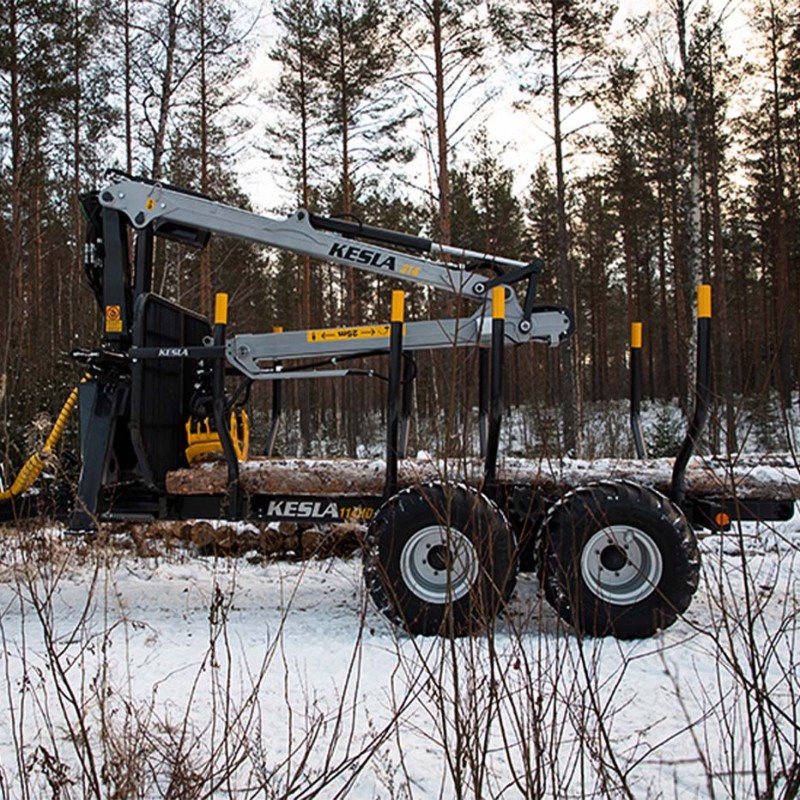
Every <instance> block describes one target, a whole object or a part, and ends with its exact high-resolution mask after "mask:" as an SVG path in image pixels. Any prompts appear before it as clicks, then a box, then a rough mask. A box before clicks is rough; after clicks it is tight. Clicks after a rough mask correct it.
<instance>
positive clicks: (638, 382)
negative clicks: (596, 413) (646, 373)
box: [631, 322, 647, 458]
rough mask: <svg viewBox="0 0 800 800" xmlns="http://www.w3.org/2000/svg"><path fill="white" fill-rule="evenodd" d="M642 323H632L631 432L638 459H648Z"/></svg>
mask: <svg viewBox="0 0 800 800" xmlns="http://www.w3.org/2000/svg"><path fill="white" fill-rule="evenodd" d="M641 413H642V323H641V322H632V323H631V430H632V432H633V445H634V447H635V449H636V457H637V458H647V448H646V446H645V443H644V435H643V434H642V416H641Z"/></svg>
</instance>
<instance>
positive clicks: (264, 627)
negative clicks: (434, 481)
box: [0, 509, 800, 799]
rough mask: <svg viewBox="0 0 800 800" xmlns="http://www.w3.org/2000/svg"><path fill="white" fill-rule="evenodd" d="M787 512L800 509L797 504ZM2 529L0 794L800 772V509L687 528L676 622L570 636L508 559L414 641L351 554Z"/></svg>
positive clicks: (709, 778)
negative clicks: (504, 603)
mask: <svg viewBox="0 0 800 800" xmlns="http://www.w3.org/2000/svg"><path fill="white" fill-rule="evenodd" d="M798 510H799V511H800V509H798ZM123 544H124V543H121V542H119V543H116V545H115V543H113V542H112V543H109V544H106V545H104V546H102V547H99V546H93V545H91V544H89V543H86V542H82V541H80V540H73V539H70V538H69V536H68V535H66V534H63V533H62V532H60V531H45V532H41V533H37V534H31V533H28V534H26V535H25V536H24V538H20V539H17V538H15V537H14V536H13V535H11V536H7V537H6V538H4V539H3V540H2V543H0V547H1V548H2V558H1V559H0V635H2V638H3V645H4V661H3V670H4V674H5V679H6V681H5V689H6V691H5V692H3V696H2V700H0V708H1V709H2V720H1V721H0V797H9V798H16V797H36V798H38V797H63V798H70V797H74V798H80V797H87V796H97V795H99V796H102V797H145V798H150V797H181V798H188V797H223V796H224V797H256V796H257V797H292V798H303V797H323V798H332V797H345V796H346V797H348V798H365V799H367V798H370V799H371V798H394V797H397V798H434V797H442V798H453V797H465V798H471V797H480V798H516V797H535V796H548V797H549V796H558V797H576V798H577V797H587V796H595V797H596V796H600V797H606V796H607V797H620V796H628V797H636V798H640V797H681V798H687V797H707V796H711V795H712V794H713V795H714V796H717V797H744V796H752V795H754V794H756V793H760V792H763V791H764V790H765V788H767V787H769V786H772V787H773V789H774V791H775V793H776V796H778V794H779V792H780V791H786V790H789V789H790V788H791V786H792V781H797V780H800V766H798V761H797V755H796V754H797V752H798V751H799V750H800V747H799V746H798V743H799V742H800V710H798V706H799V705H800V642H798V636H800V630H798V606H799V605H800V578H799V577H798V574H799V573H798V571H797V566H798V564H797V560H798V557H799V556H800V514H796V515H795V517H794V519H793V520H791V521H790V522H788V523H781V524H779V525H774V526H767V525H755V524H754V525H748V526H745V527H743V528H742V530H741V531H737V532H732V533H729V534H726V535H724V536H709V537H707V538H704V539H703V540H702V542H701V546H702V550H703V555H704V569H703V581H702V583H701V587H700V590H699V591H698V594H697V596H696V597H695V600H694V603H693V605H692V606H691V608H690V610H689V612H688V614H687V615H686V617H685V619H683V620H680V621H679V622H678V623H676V624H675V625H674V626H673V627H671V628H670V629H668V630H667V631H665V632H663V633H662V634H660V635H659V636H657V637H655V638H653V639H650V640H643V641H637V642H618V641H616V640H613V639H605V640H593V639H583V640H580V639H578V638H577V637H576V636H575V635H574V633H573V632H572V631H571V630H569V629H566V628H565V627H564V626H562V624H561V623H560V621H559V620H558V618H557V617H556V616H555V614H554V613H553V612H551V611H550V609H549V608H548V607H546V605H545V604H544V603H543V601H542V600H541V599H540V597H539V593H538V583H537V580H536V578H535V577H534V576H533V575H521V576H520V579H519V583H518V588H517V591H516V594H515V597H514V600H513V603H512V605H511V607H510V609H509V611H508V613H507V615H506V616H505V618H504V619H502V620H501V621H499V622H498V624H497V626H496V628H495V630H494V631H493V632H492V633H491V634H484V635H482V636H479V637H474V638H467V639H461V640H456V641H448V640H444V639H438V638H416V639H412V638H410V637H408V636H406V635H404V634H401V633H399V632H398V631H397V630H396V629H394V628H392V627H391V626H390V625H389V624H388V623H387V622H386V621H385V620H384V619H383V618H382V617H381V616H380V615H379V614H378V613H377V612H376V611H375V610H374V609H373V608H372V607H371V606H370V605H369V604H368V602H367V600H366V596H365V595H366V593H365V591H364V589H363V584H362V580H361V563H360V560H359V559H357V558H354V559H348V560H338V559H333V560H327V561H307V562H296V563H291V562H286V561H280V562H272V563H263V562H262V561H261V560H260V559H259V558H257V557H255V556H253V557H252V558H250V559H248V558H247V557H245V558H239V559H211V558H200V557H197V556H195V555H194V554H193V553H192V552H190V551H189V550H184V549H178V550H175V551H173V552H171V553H166V554H164V555H162V556H159V557H158V558H150V559H142V558H137V557H135V556H134V555H132V553H131V552H130V550H129V549H128V548H126V547H125V546H123Z"/></svg>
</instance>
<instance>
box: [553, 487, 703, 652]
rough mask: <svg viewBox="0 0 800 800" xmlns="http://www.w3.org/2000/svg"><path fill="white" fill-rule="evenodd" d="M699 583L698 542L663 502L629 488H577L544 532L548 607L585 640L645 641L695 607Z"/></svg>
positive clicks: (648, 491) (652, 493)
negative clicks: (610, 636) (596, 637)
mask: <svg viewBox="0 0 800 800" xmlns="http://www.w3.org/2000/svg"><path fill="white" fill-rule="evenodd" d="M699 576H700V556H699V553H698V549H697V539H696V538H695V535H694V531H693V530H692V528H691V526H690V525H689V523H688V522H687V520H686V517H685V516H684V515H683V513H682V512H681V511H680V509H679V508H677V506H675V505H674V504H673V503H671V502H670V501H669V500H668V499H667V498H666V497H664V495H662V494H660V493H658V492H656V491H655V490H653V489H648V488H645V487H643V486H639V485H637V484H634V483H629V482H627V481H626V482H619V483H616V482H614V483H612V482H609V483H600V484H597V485H594V486H587V487H585V488H581V489H577V490H575V491H573V492H571V493H569V494H568V495H566V496H565V497H564V498H563V499H562V500H560V501H559V502H557V503H555V504H554V505H553V506H552V507H551V509H550V511H549V512H548V514H547V517H546V519H545V522H544V527H543V531H542V539H541V543H540V558H539V577H540V581H541V584H542V586H543V588H544V592H545V596H546V597H547V600H548V602H549V603H550V604H551V605H552V606H553V608H555V610H556V611H557V612H558V614H559V616H561V617H562V619H565V620H566V621H567V622H569V623H570V624H571V625H572V626H573V627H575V628H576V629H577V630H578V631H580V632H582V633H586V634H589V635H592V636H608V635H613V636H616V637H617V638H619V639H641V638H645V637H647V636H652V635H653V634H654V633H655V632H656V631H657V630H659V629H661V628H666V627H668V626H669V625H671V624H672V623H673V622H675V620H676V619H677V617H678V616H679V615H680V614H682V613H683V612H684V611H686V609H687V608H688V607H689V604H690V603H691V601H692V596H693V595H694V593H695V591H696V589H697V584H698V580H699Z"/></svg>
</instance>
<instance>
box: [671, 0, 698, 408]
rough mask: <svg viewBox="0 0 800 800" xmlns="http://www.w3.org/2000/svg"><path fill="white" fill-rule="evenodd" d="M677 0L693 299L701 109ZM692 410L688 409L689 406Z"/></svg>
mask: <svg viewBox="0 0 800 800" xmlns="http://www.w3.org/2000/svg"><path fill="white" fill-rule="evenodd" d="M674 1H675V18H676V22H677V26H678V49H679V51H680V59H681V67H682V70H683V86H684V92H685V98H684V101H685V102H684V109H683V117H684V122H685V124H686V133H687V136H688V139H689V142H688V144H689V147H688V151H687V153H686V158H687V160H688V165H689V180H688V183H687V186H686V203H687V209H686V260H685V267H686V281H687V286H686V291H687V294H688V295H689V296H692V290H693V288H694V287H696V286H698V285H699V284H700V282H701V279H702V278H701V275H702V263H703V254H702V244H701V241H700V225H701V215H700V140H699V134H698V130H697V108H696V100H695V90H694V78H693V76H692V65H691V63H690V62H689V53H688V48H687V41H686V4H685V3H684V0H674ZM690 2H691V0H690ZM688 334H689V369H688V374H689V375H690V376H691V379H692V380H693V379H694V373H695V364H696V358H697V353H696V351H697V328H696V326H695V325H689V330H688ZM687 407H688V406H687Z"/></svg>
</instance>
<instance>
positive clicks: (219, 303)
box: [214, 292, 228, 325]
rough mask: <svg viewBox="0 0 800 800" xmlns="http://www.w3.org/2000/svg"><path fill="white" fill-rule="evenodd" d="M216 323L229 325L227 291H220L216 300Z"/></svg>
mask: <svg viewBox="0 0 800 800" xmlns="http://www.w3.org/2000/svg"><path fill="white" fill-rule="evenodd" d="M214 324H215V325H227V324H228V295H227V294H225V292H219V293H218V294H217V296H216V298H215V302H214Z"/></svg>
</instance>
